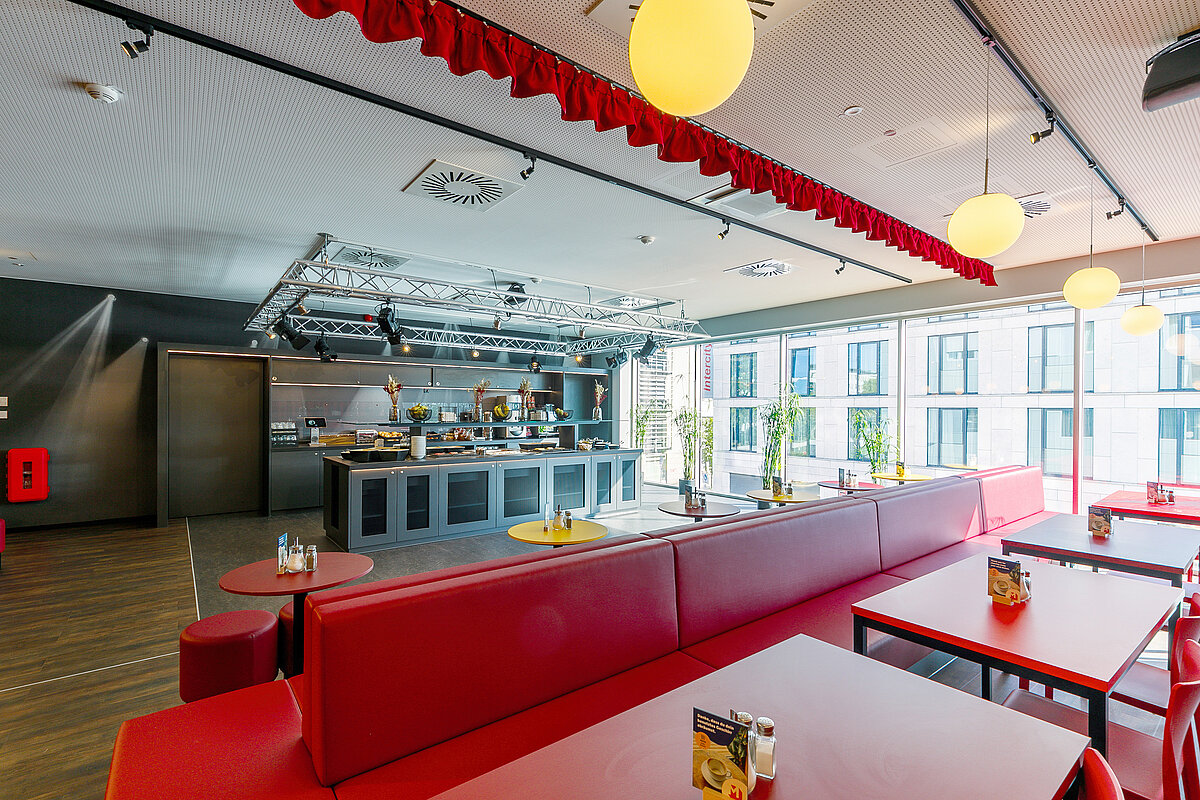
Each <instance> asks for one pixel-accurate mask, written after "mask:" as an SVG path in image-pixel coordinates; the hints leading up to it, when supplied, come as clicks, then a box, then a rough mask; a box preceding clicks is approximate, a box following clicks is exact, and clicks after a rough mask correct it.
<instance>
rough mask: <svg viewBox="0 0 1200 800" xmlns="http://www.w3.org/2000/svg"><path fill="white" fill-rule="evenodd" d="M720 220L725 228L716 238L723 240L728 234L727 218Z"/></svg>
mask: <svg viewBox="0 0 1200 800" xmlns="http://www.w3.org/2000/svg"><path fill="white" fill-rule="evenodd" d="M721 221H722V222H724V223H725V230H723V231H721V232H720V233H718V234H717V238H718V239H721V240H723V239H724V238H725V237H726V236H728V235H729V220H727V219H723V220H721Z"/></svg>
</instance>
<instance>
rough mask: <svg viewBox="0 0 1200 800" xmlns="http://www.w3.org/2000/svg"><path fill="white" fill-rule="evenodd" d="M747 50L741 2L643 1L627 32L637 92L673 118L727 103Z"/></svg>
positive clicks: (750, 37)
mask: <svg viewBox="0 0 1200 800" xmlns="http://www.w3.org/2000/svg"><path fill="white" fill-rule="evenodd" d="M753 50H754V20H753V18H752V17H751V16H750V6H748V5H747V4H746V0H645V2H643V3H642V5H641V7H640V8H639V9H638V12H637V16H636V17H634V18H633V29H632V30H631V31H630V32H629V66H630V68H631V69H632V70H633V79H634V81H636V82H637V87H638V91H640V92H641V93H642V95H643V96H644V97H645V98H646V100H648V101H649V102H650V103H651V104H652V105H653V106H654V107H655V108H657V109H658V110H660V111H665V112H666V113H668V114H674V115H675V116H677V117H692V116H695V115H697V114H703V113H704V112H705V111H712V110H713V109H714V108H716V107H717V106H719V105H721V103H724V102H725V101H726V100H727V99H729V96H730V95H731V94H733V91H734V89H736V88H737V87H738V84H740V83H741V82H742V78H744V77H745V75H746V68H747V67H749V66H750V54H751V52H753Z"/></svg>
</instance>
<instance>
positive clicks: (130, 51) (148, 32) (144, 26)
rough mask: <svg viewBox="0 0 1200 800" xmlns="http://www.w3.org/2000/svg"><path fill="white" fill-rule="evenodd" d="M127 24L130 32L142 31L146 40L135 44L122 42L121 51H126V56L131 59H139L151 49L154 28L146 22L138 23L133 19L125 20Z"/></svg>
mask: <svg viewBox="0 0 1200 800" xmlns="http://www.w3.org/2000/svg"><path fill="white" fill-rule="evenodd" d="M125 24H126V25H127V26H129V28H130V30H135V31H141V32H142V33H143V34H145V36H146V38H145V39H142V40H141V41H135V42H121V49H122V50H124V51H125V55H127V56H129V57H130V58H137V57H138V56H139V55H141V54H142V53H144V52H146V51H147V50H149V49H150V37H151V36H153V35H154V26H153V25H151V24H149V23H146V22H136V21H134V20H132V19H127V20H125Z"/></svg>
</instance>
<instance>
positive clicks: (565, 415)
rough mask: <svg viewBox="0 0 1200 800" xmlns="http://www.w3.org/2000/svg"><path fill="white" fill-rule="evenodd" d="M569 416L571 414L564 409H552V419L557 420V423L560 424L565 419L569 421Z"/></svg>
mask: <svg viewBox="0 0 1200 800" xmlns="http://www.w3.org/2000/svg"><path fill="white" fill-rule="evenodd" d="M571 414H572V412H571V411H568V410H566V409H562V408H556V409H554V418H555V419H557V420H558V421H559V422H562V421H563V420H565V419H570V418H571Z"/></svg>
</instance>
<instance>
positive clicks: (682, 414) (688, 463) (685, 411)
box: [674, 402, 700, 494]
mask: <svg viewBox="0 0 1200 800" xmlns="http://www.w3.org/2000/svg"><path fill="white" fill-rule="evenodd" d="M674 422H675V432H676V433H677V434H678V435H679V444H680V447H681V449H682V450H683V477H682V478H680V479H679V493H680V494H685V493H686V492H687V491H688V490H689V489H694V488H695V484H694V474H693V465H694V464H695V462H696V445H697V444H698V443H699V441H700V415H699V414H698V413H697V412H696V409H695V408H693V407H692V406H690V405H688V404H686V402H685V404H684V405H683V407H681V408H679V409H677V410H676V411H675V418H674Z"/></svg>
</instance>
